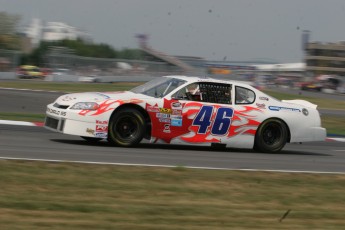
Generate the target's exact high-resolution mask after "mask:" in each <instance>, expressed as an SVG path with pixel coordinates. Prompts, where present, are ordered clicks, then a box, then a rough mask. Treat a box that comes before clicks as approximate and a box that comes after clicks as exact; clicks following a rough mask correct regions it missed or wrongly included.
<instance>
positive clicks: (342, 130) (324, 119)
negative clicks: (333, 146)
mask: <svg viewBox="0 0 345 230" xmlns="http://www.w3.org/2000/svg"><path fill="white" fill-rule="evenodd" d="M321 123H322V126H323V127H325V128H326V129H327V133H329V134H336V135H343V136H345V116H330V115H327V116H321Z"/></svg>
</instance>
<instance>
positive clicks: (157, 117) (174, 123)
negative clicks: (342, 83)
mask: <svg viewBox="0 0 345 230" xmlns="http://www.w3.org/2000/svg"><path fill="white" fill-rule="evenodd" d="M316 107H317V106H316V105H314V104H312V103H310V102H307V101H304V100H290V101H280V100H277V99H275V98H273V97H270V96H268V95H266V94H265V93H263V92H261V91H259V90H257V89H255V88H253V87H251V86H250V85H248V84H244V83H241V82H236V81H222V80H216V79H212V78H198V77H187V76H165V77H158V78H156V79H154V80H152V81H149V82H147V83H145V84H143V85H140V86H138V87H136V88H134V89H132V90H130V91H124V92H86V93H72V94H67V95H63V96H60V97H59V98H58V99H57V100H56V101H55V102H53V103H52V104H49V105H48V106H47V111H46V119H45V127H46V128H48V129H50V130H53V131H57V132H60V133H65V134H71V135H77V136H80V137H82V138H84V139H85V140H87V141H90V142H94V141H99V140H102V139H106V140H108V141H109V142H111V143H113V144H116V145H117V146H123V147H131V146H135V145H137V144H138V143H140V142H141V141H142V140H143V138H145V139H148V140H150V142H151V143H167V144H194V145H203V146H210V145H221V146H226V147H231V148H254V149H255V150H257V151H262V152H278V151H280V150H281V149H282V148H283V147H284V146H285V144H286V143H290V142H307V141H323V140H325V138H326V130H325V129H324V128H322V127H321V120H320V115H319V112H318V111H317V109H316Z"/></svg>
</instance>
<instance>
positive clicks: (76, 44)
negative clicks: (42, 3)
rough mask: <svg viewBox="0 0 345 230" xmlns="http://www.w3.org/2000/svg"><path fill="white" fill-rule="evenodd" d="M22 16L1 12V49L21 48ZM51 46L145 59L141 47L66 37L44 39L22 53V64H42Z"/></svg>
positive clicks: (99, 55)
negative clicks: (115, 45) (51, 39)
mask: <svg viewBox="0 0 345 230" xmlns="http://www.w3.org/2000/svg"><path fill="white" fill-rule="evenodd" d="M20 18H21V17H20V16H19V15H12V14H8V13H6V12H0V49H6V50H19V51H20V50H21V38H22V37H23V34H22V33H19V31H18V26H19V22H20ZM51 47H62V48H65V50H70V51H71V53H73V54H74V55H78V56H84V57H94V58H119V59H135V60H143V59H144V54H143V52H142V51H141V50H140V49H130V48H125V49H122V50H117V49H114V48H113V47H111V46H110V45H108V44H104V43H100V44H96V43H93V42H90V41H84V40H82V39H77V40H67V39H66V40H60V41H51V42H47V41H42V42H41V43H40V44H39V46H38V47H36V48H34V49H33V50H32V51H31V52H30V53H28V54H23V55H22V57H21V60H20V64H32V65H40V62H41V60H42V58H44V56H45V55H46V54H47V52H49V51H50V50H51Z"/></svg>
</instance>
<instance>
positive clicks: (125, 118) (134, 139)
mask: <svg viewBox="0 0 345 230" xmlns="http://www.w3.org/2000/svg"><path fill="white" fill-rule="evenodd" d="M108 128H109V129H108V130H109V131H108V141H109V142H110V143H112V144H115V145H117V146H122V147H133V146H136V145H137V144H139V143H140V141H141V140H142V139H143V137H144V134H145V129H146V125H145V118H144V116H143V115H142V114H141V113H140V112H139V111H138V110H136V109H133V108H125V109H121V110H119V111H115V114H114V115H113V116H112V118H111V120H110V123H109V127H108Z"/></svg>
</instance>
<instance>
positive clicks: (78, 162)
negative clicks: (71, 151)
mask: <svg viewBox="0 0 345 230" xmlns="http://www.w3.org/2000/svg"><path fill="white" fill-rule="evenodd" d="M0 159H1V160H23V161H43V162H53V163H77V164H96V165H114V166H140V167H160V168H177V167H183V168H189V169H204V170H226V171H246V172H275V173H308V174H339V175H345V172H321V171H298V170H269V169H234V168H212V167H196V166H172V165H150V164H129V163H111V162H97V161H67V160H50V159H35V158H15V157H0Z"/></svg>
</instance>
